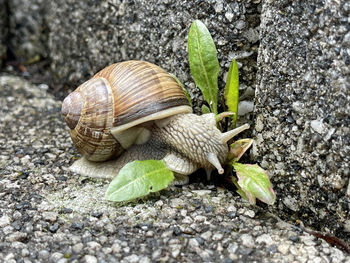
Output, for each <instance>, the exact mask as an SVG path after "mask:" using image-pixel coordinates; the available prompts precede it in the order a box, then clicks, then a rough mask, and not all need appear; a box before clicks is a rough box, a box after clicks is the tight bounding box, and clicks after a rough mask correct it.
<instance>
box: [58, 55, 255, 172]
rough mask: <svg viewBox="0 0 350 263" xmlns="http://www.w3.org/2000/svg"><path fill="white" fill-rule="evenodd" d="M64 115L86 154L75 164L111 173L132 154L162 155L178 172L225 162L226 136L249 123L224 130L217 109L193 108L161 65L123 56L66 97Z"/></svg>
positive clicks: (218, 166) (81, 169)
mask: <svg viewBox="0 0 350 263" xmlns="http://www.w3.org/2000/svg"><path fill="white" fill-rule="evenodd" d="M62 115H63V116H64V118H65V121H66V123H67V125H68V127H69V128H70V135H71V137H72V140H73V142H74V144H75V146H76V148H77V149H78V151H79V152H80V153H81V154H82V155H83V158H81V159H80V160H78V161H76V162H75V163H74V164H73V165H72V167H71V170H72V171H74V172H77V173H79V174H81V175H84V176H91V177H103V178H113V177H114V176H116V175H117V174H118V172H119V170H120V169H121V168H122V167H123V166H124V165H125V164H127V163H128V162H130V161H133V160H148V159H157V160H164V161H165V164H166V165H167V167H168V168H169V169H170V170H172V171H174V172H175V174H177V175H182V176H186V175H189V174H191V173H193V172H194V171H196V170H197V169H199V168H205V169H206V171H207V173H208V174H210V172H211V171H212V170H213V169H214V168H216V169H217V170H218V172H219V173H223V168H222V164H223V163H224V162H225V160H226V157H227V154H228V146H227V141H228V140H230V139H231V138H232V137H233V136H235V135H236V134H237V133H239V132H240V131H242V130H245V129H247V128H248V127H249V126H248V125H243V126H241V127H239V128H237V129H235V130H232V131H228V132H226V133H221V132H220V131H219V130H218V129H217V127H216V121H215V115H214V114H212V113H209V114H204V115H201V116H198V115H195V114H193V113H192V109H191V107H190V106H189V103H188V100H187V98H186V96H185V94H184V92H183V90H182V87H181V86H179V85H178V83H177V82H176V81H175V80H174V79H173V78H172V77H171V76H170V75H169V73H167V72H166V71H165V70H163V69H161V68H160V67H158V66H156V65H154V64H151V63H148V62H144V61H125V62H120V63H116V64H113V65H110V66H108V67H106V68H105V69H103V70H101V71H100V72H98V73H97V74H96V75H95V76H94V77H93V78H91V79H90V80H88V81H87V82H85V83H83V84H82V85H80V86H79V87H78V88H77V89H76V90H75V91H73V92H72V93H71V94H69V95H68V97H66V98H65V100H64V101H63V104H62Z"/></svg>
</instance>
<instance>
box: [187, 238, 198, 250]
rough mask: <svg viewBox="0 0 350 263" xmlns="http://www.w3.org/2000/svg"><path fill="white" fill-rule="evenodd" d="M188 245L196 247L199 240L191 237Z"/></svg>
mask: <svg viewBox="0 0 350 263" xmlns="http://www.w3.org/2000/svg"><path fill="white" fill-rule="evenodd" d="M188 245H189V246H190V247H192V248H196V247H198V246H199V242H198V240H197V239H196V238H191V239H190V240H189V242H188Z"/></svg>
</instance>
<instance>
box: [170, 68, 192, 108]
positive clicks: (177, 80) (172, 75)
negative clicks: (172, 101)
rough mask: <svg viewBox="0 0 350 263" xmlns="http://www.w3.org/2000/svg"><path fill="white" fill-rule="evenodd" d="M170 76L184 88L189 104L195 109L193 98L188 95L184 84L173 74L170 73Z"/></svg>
mask: <svg viewBox="0 0 350 263" xmlns="http://www.w3.org/2000/svg"><path fill="white" fill-rule="evenodd" d="M169 75H170V76H171V77H172V78H173V79H175V80H176V82H177V84H179V85H180V87H181V88H182V90H183V91H184V93H185V95H186V97H187V100H188V103H189V104H190V106H191V108H192V107H193V105H192V101H191V97H190V94H188V91H187V90H186V89H185V87H184V85H183V84H182V82H181V81H180V80H179V79H178V78H177V77H176V76H175V75H174V74H172V73H169Z"/></svg>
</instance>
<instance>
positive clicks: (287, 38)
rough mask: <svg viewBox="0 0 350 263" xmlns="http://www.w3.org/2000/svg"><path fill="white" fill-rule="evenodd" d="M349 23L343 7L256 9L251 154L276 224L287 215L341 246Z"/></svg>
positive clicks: (348, 132) (315, 3) (268, 5)
mask: <svg viewBox="0 0 350 263" xmlns="http://www.w3.org/2000/svg"><path fill="white" fill-rule="evenodd" d="M349 20H350V4H349V2H348V1H335V0H326V1H319V0H312V1H285V0H280V1H264V4H263V8H262V15H261V31H260V38H261V42H260V47H259V56H258V65H259V70H258V77H257V78H258V81H257V82H258V86H257V91H256V108H255V113H256V129H255V142H256V143H255V146H254V149H253V156H254V157H255V159H257V160H258V161H259V162H260V163H261V165H262V166H263V167H264V168H266V169H268V170H269V172H270V174H271V175H272V176H273V179H272V181H273V184H274V190H275V192H276V193H277V204H276V206H275V207H276V209H278V210H279V214H280V215H281V216H283V217H284V218H290V210H292V211H295V213H296V215H297V218H298V219H301V220H302V221H303V222H304V224H307V225H311V226H313V227H315V228H316V229H319V230H323V231H331V232H332V233H333V234H335V235H336V236H338V237H343V238H346V233H345V232H344V231H343V228H344V225H343V222H345V220H346V219H347V218H349V217H350V214H349V213H350V212H349V211H350V208H349V204H350V195H349V194H346V189H347V187H348V184H349V175H350V166H349V165H350V103H349V100H350V49H349V43H350V42H349V41H350V28H349ZM347 238H349V235H347ZM348 240H349V239H348Z"/></svg>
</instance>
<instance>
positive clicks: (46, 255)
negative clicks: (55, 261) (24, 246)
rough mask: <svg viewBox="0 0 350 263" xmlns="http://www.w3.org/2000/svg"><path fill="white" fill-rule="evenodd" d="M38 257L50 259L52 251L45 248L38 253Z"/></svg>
mask: <svg viewBox="0 0 350 263" xmlns="http://www.w3.org/2000/svg"><path fill="white" fill-rule="evenodd" d="M38 257H39V258H40V259H43V260H45V259H48V258H49V257H50V252H49V251H47V250H45V249H43V250H40V251H39V253H38Z"/></svg>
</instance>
